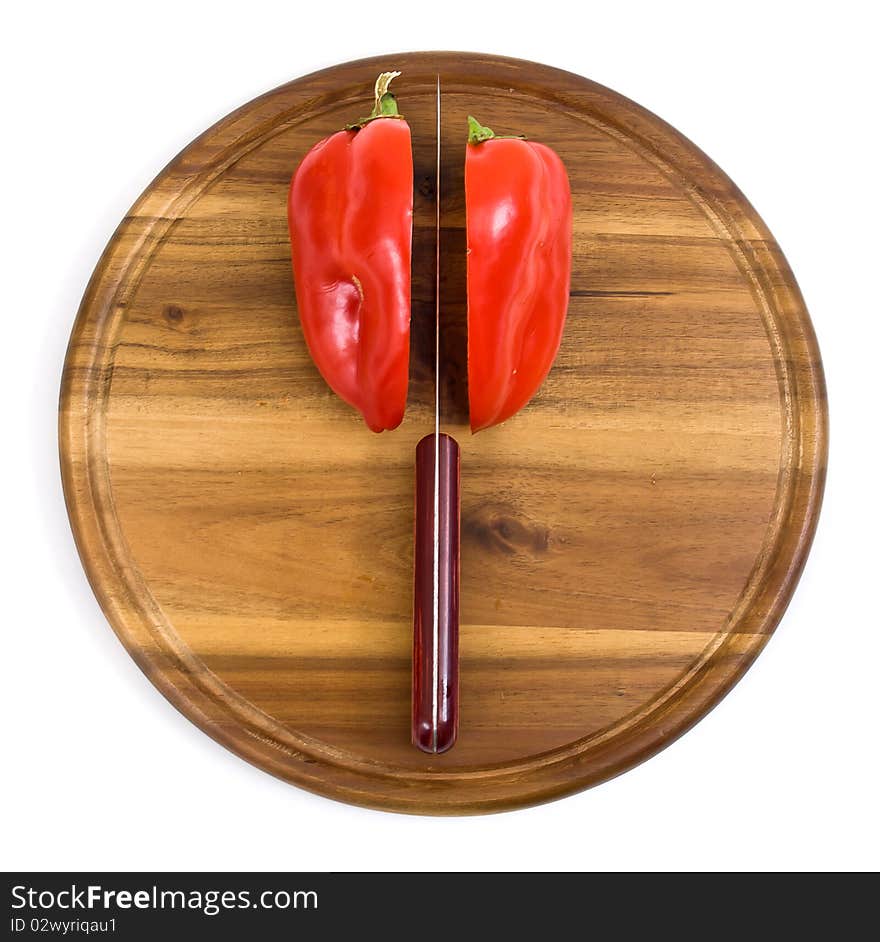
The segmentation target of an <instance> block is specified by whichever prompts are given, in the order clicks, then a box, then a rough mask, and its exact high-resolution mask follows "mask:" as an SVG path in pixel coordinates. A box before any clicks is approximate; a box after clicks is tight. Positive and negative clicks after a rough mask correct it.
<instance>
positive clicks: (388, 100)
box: [345, 72, 403, 131]
mask: <svg viewBox="0 0 880 942" xmlns="http://www.w3.org/2000/svg"><path fill="white" fill-rule="evenodd" d="M398 75H400V72H383V73H382V74H381V75H380V76H379V77H378V78H377V79H376V88H375V92H374V99H373V110H372V111H371V112H370V113H369V114H368V115H367V117H366V118H361V119H360V121H357V122H356V123H355V124H346V126H345V130H346V131H359V130H360V129H361V128H362V127H363V126H364V125H365V124H369V123H370V122H371V121H375V120H376V119H377V118H402V117H403V115H402V114H400V112H399V111H398V110H397V99H396V98H395V97H394V95H393V94H392V93H391V92H389V91H388V86H389V85H390V84H391V82H392V81H393V80H394V79H396V78H397V76H398Z"/></svg>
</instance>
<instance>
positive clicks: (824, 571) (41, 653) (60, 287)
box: [0, 0, 880, 871]
mask: <svg viewBox="0 0 880 942" xmlns="http://www.w3.org/2000/svg"><path fill="white" fill-rule="evenodd" d="M872 7H873V4H869V3H853V2H836V3H834V4H821V5H820V4H813V3H796V4H785V3H768V2H767V0H761V2H758V3H753V2H742V0H740V2H737V3H736V4H733V5H731V4H723V5H719V4H711V3H705V2H704V3H693V4H690V3H675V2H665V3H656V2H651V3H639V4H634V3H626V2H617V3H610V4H609V3H603V4H596V5H593V4H589V3H571V2H568V3H560V2H551V0H542V2H541V3H538V4H533V3H528V4H526V3H518V2H517V3H507V4H501V3H496V2H476V0H468V2H464V3H462V2H456V0H443V2H442V3H438V4H436V10H435V9H433V8H432V5H431V4H429V3H420V4H412V3H410V4H397V3H393V2H388V3H386V4H385V5H384V6H382V7H381V12H379V13H377V5H376V4H374V3H370V2H366V0H361V2H360V3H358V4H353V3H348V2H342V0H334V2H330V0H328V2H325V3H300V2H295V0H286V2H282V3H276V4H270V3H262V2H257V0H249V2H247V3H242V2H240V0H239V2H235V3H225V2H221V0H214V2H212V3H205V4H200V3H184V2H181V0H177V2H173V3H166V2H159V0H151V2H150V3H139V4H128V3H112V4H109V3H108V4H106V5H103V4H96V3H83V2H78V3H66V4H58V5H56V6H53V5H51V4H39V3H29V4H16V5H15V12H10V11H9V10H7V13H6V18H5V23H4V32H5V37H4V39H5V43H4V46H5V51H4V56H3V61H2V69H3V77H2V89H3V106H2V111H0V129H2V135H3V140H4V143H3V145H2V161H3V174H2V184H3V185H2V192H3V209H4V212H3V217H2V223H0V237H2V254H0V259H2V267H3V273H4V274H3V289H4V291H3V297H4V299H5V300H4V306H3V311H2V327H3V334H2V337H3V346H4V355H3V369H2V382H3V397H2V404H3V405H2V407H3V413H4V414H3V428H4V431H5V434H4V436H3V438H4V441H5V444H6V449H5V457H4V461H3V466H2V473H3V488H2V494H3V501H4V508H5V509H4V515H3V546H2V552H3V560H2V573H3V579H4V586H3V600H4V607H3V615H4V618H3V674H2V678H3V680H2V695H3V699H4V706H3V713H2V716H3V722H4V734H3V743H4V750H3V751H4V754H5V758H6V763H5V765H6V768H5V772H4V774H3V776H2V786H0V787H2V789H3V798H2V807H3V813H4V816H5V818H6V821H5V823H4V825H3V829H2V833H3V840H2V850H0V853H2V863H3V865H4V868H5V869H14V870H22V869H29V868H33V869H38V870H51V869H74V870H77V869H79V870H86V869H93V868H94V869H108V870H119V869H134V870H153V869H157V870H168V869H175V870H216V871H221V870H258V869H268V870H296V869H306V870H327V869H335V870H371V869H376V870H388V869H398V868H421V869H431V868H436V869H457V868H463V869H474V870H490V869H571V870H592V869H602V870H604V869H608V870H613V869H627V870H629V869H791V868H796V869H801V868H804V869H852V868H859V869H869V868H870V869H873V868H875V867H876V866H877V864H878V851H877V843H878V828H877V824H878V821H877V790H878V784H880V783H878V775H877V739H878V733H877V719H878V717H877V712H878V711H877V706H876V704H877V696H876V690H877V676H878V671H880V659H878V654H880V651H878V635H880V618H878V617H877V608H876V604H875V599H876V593H875V589H874V583H875V580H876V570H877V563H878V559H877V542H878V541H877V525H878V519H877V516H878V515H877V505H878V498H877V495H878V493H880V481H878V475H877V454H878V449H877V437H878V431H877V420H876V411H877V405H878V401H877V399H878V397H877V382H878V376H877V372H878V371H877V356H878V349H877V344H878V339H880V337H878V327H877V324H878V313H880V312H878V307H880V305H878V289H877V268H878V249H880V244H878V238H877V228H876V227H877V219H878V208H880V207H878V200H877V180H878V176H880V174H878V165H877V160H878V155H877V146H876V145H877V132H876V127H877V107H878V91H880V88H878V74H877V71H876V68H875V67H874V66H872V65H871V63H872V62H874V61H876V48H875V43H876V24H872V23H870V22H869V19H868V17H869V10H870V9H871V8H872ZM576 9H577V10H580V11H581V13H580V16H581V19H580V22H574V21H573V20H572V15H573V12H572V11H574V10H576ZM10 17H11V20H10ZM432 48H434V49H438V48H439V49H467V50H475V51H483V52H494V53H500V54H506V55H512V56H519V57H522V58H527V59H533V60H537V61H543V62H547V63H549V64H552V65H556V66H560V67H562V68H567V69H570V70H572V71H575V72H579V73H581V74H584V75H587V76H589V77H590V78H593V79H595V80H597V81H599V82H601V83H603V84H605V85H609V86H611V87H612V88H615V89H617V90H618V91H620V92H622V93H624V94H625V95H628V96H629V97H631V98H634V99H635V100H636V101H638V102H640V103H641V104H643V105H645V106H646V107H648V108H650V109H651V110H652V111H655V112H656V113H658V114H660V115H661V116H663V117H664V118H665V119H667V120H668V121H669V122H671V123H672V124H673V125H675V126H676V127H677V128H679V129H680V130H681V131H682V132H684V133H685V134H686V135H688V136H689V137H690V138H691V139H692V140H694V141H695V142H696V143H697V144H698V145H699V146H700V147H702V148H703V149H704V150H705V151H707V152H708V153H709V154H710V155H711V156H712V157H713V158H714V159H715V160H716V161H717V162H718V163H719V164H720V165H721V166H722V167H723V168H724V169H725V170H726V171H727V172H728V173H729V174H730V175H731V176H732V177H733V179H734V180H735V181H736V182H737V183H738V184H739V186H740V187H741V188H742V189H743V190H744V191H745V192H746V193H747V194H748V196H749V198H750V199H751V201H752V202H753V203H754V205H755V206H756V207H757V209H758V211H759V212H760V213H761V214H762V215H763V217H764V219H765V220H766V222H767V223H768V225H769V226H770V228H771V230H772V231H773V232H774V234H775V236H776V237H777V239H778V240H779V242H780V244H781V245H782V247H783V249H784V251H785V253H786V255H787V257H788V259H789V261H790V263H791V265H792V267H793V269H794V271H795V274H796V276H797V278H798V280H799V282H800V285H801V288H802V289H803V292H804V295H805V297H806V300H807V304H808V306H809V308H810V311H811V313H812V317H813V321H814V323H815V326H816V330H817V332H818V336H819V341H820V344H821V348H822V353H823V356H824V361H825V366H826V373H827V379H828V385H829V390H830V402H831V427H832V448H831V465H830V472H829V487H828V491H827V493H826V500H825V506H824V509H823V513H822V519H821V524H820V527H819V533H818V536H817V539H816V542H815V545H814V548H813V552H812V555H811V556H810V559H809V562H808V564H807V568H806V572H805V575H804V578H803V580H802V582H801V585H800V588H799V589H798V591H797V593H796V595H795V599H794V601H793V603H792V605H791V607H790V609H789V611H788V613H787V615H786V616H785V618H784V620H783V622H782V624H781V626H780V628H779V630H778V632H777V633H776V635H775V636H774V638H773V639H772V641H771V642H770V644H769V646H768V647H767V649H766V650H765V652H764V653H763V654H762V656H761V657H760V658H759V659H758V662H757V663H756V665H755V666H754V667H753V668H752V670H751V671H750V672H749V673H748V675H747V676H746V678H745V679H744V680H743V681H742V682H741V683H740V684H739V685H738V686H737V687H736V689H735V690H734V691H733V693H732V694H731V695H730V696H729V697H728V698H727V699H726V700H725V701H724V702H723V703H722V704H721V705H720V706H719V707H718V708H717V709H716V710H714V712H712V713H711V714H710V715H709V716H708V717H707V718H706V719H705V720H703V722H701V723H700V724H699V725H698V726H697V727H696V728H695V729H694V730H693V731H692V732H690V733H689V734H688V735H686V736H685V737H684V738H683V739H681V740H679V741H678V742H677V743H676V744H674V745H673V746H671V747H670V748H669V749H667V750H666V751H665V752H664V753H662V754H661V755H659V756H658V757H656V758H654V759H652V760H651V761H649V762H648V763H646V764H644V765H642V766H640V767H639V768H637V769H635V770H633V771H631V772H629V773H627V774H626V775H624V776H623V777H621V778H618V779H616V780H614V781H612V782H609V783H607V784H605V785H602V786H601V787H599V788H596V789H594V790H592V791H589V792H586V793H583V794H580V795H577V796H575V797H571V798H568V799H565V800H563V801H558V802H555V803H553V804H550V805H545V806H543V807H539V808H534V809H530V810H525V811H519V812H512V813H507V814H502V815H495V816H489V817H482V818H457V819H430V818H424V819H419V818H411V817H407V816H402V815H390V814H385V813H380V812H371V811H365V810H361V809H358V808H353V807H348V806H346V805H342V804H337V803H335V802H331V801H328V800H325V799H322V798H318V797H315V796H312V795H310V794H307V793H305V792H303V791H300V790H298V789H295V788H291V787H290V786H288V785H285V784H283V783H281V782H279V781H276V780H275V779H273V778H271V777H269V776H268V775H266V774H264V773H262V772H259V771H257V770H256V769H254V768H251V767H250V766H248V765H247V764H245V763H244V762H242V761H240V760H239V759H237V758H235V757H234V756H233V755H231V754H230V753H227V752H226V751H225V750H223V749H222V748H221V747H220V746H217V745H215V744H214V743H213V742H212V741H211V740H209V739H208V738H207V737H206V736H204V735H203V734H202V733H201V732H199V731H198V730H197V729H196V728H195V727H194V726H192V725H190V724H189V722H188V721H187V720H185V719H184V718H183V717H182V716H181V715H180V714H178V713H177V712H176V711H175V710H174V709H173V708H172V707H171V706H169V705H168V704H167V703H166V702H165V700H164V699H163V698H162V697H161V696H160V695H159V694H158V693H157V692H156V691H155V690H154V689H153V688H152V687H151V686H150V684H149V683H148V682H147V680H146V679H145V678H144V677H143V676H142V675H141V674H140V672H139V671H138V669H137V668H136V667H135V665H134V663H133V662H132V661H131V660H130V659H129V658H128V656H127V655H126V654H125V653H124V651H123V649H122V647H121V646H120V644H119V643H118V642H117V641H116V639H115V637H114V635H113V634H112V632H111V631H110V629H109V627H108V626H107V625H106V623H105V622H104V619H103V617H102V615H101V613H100V611H99V609H98V606H97V604H96V602H95V600H94V598H93V596H92V594H91V592H90V590H89V588H88V585H87V584H86V580H85V577H84V576H83V573H82V570H81V568H80V565H79V562H78V559H77V556H76V552H75V549H74V546H73V542H72V539H71V536H70V532H69V529H68V525H67V520H66V515H65V511H64V506H63V501H62V497H61V489H60V485H59V473H58V462H57V444H56V433H55V422H56V405H57V394H58V385H59V378H60V373H61V365H62V360H63V356H64V350H65V345H66V342H67V338H68V334H69V331H70V327H71V324H72V321H73V317H74V314H75V311H76V307H77V305H78V302H79V299H80V296H81V294H82V291H83V288H84V287H85V284H86V281H87V279H88V277H89V274H90V273H91V270H92V268H93V267H94V264H95V262H96V261H97V259H98V256H99V254H100V252H101V249H102V248H103V246H104V244H105V243H106V241H107V239H108V238H109V236H110V235H111V233H112V231H113V229H114V228H115V226H116V224H117V222H118V221H119V220H120V218H121V217H122V216H123V215H124V214H125V212H126V210H127V209H128V207H129V206H130V205H131V203H132V202H133V201H134V199H135V198H136V197H137V196H138V194H139V193H140V191H141V190H142V189H143V188H144V187H145V186H146V185H147V183H149V181H150V180H151V179H152V177H153V176H154V175H155V173H156V172H157V171H158V170H159V169H160V168H161V167H162V166H164V164H165V163H166V162H167V160H168V159H169V158H170V157H172V156H173V155H174V154H175V153H176V152H177V151H178V150H180V149H181V148H182V147H183V146H185V145H186V144H187V143H188V142H189V141H190V140H191V139H192V138H193V137H194V136H195V135H196V134H197V133H199V132H200V131H202V130H203V129H204V128H206V127H208V126H209V125H210V124H212V123H213V122H214V121H215V120H217V119H218V118H220V117H222V116H223V115H224V114H226V113H227V112H229V111H230V110H232V109H233V108H235V107H236V106H238V105H239V104H241V103H243V102H245V101H247V100H248V99H250V98H252V97H254V96H255V95H257V94H259V93H261V92H263V91H265V90H267V89H270V88H273V87H274V86H276V85H279V84H281V83H283V82H285V81H287V80H289V79H291V78H294V77H296V76H298V75H301V74H304V73H306V72H309V71H312V70H314V69H318V68H322V67H325V66H329V65H332V64H334V63H336V62H341V61H345V60H348V59H354V58H360V57H363V56H368V55H374V54H380V53H387V52H393V51H400V50H408V49H432Z"/></svg>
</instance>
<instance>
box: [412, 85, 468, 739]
mask: <svg viewBox="0 0 880 942" xmlns="http://www.w3.org/2000/svg"><path fill="white" fill-rule="evenodd" d="M441 119H442V112H441V96H440V76H439V75H438V76H437V90H436V132H437V146H436V153H435V198H436V208H435V232H434V237H435V260H434V261H435V269H434V430H433V432H432V433H430V434H429V435H426V436H425V437H424V438H423V439H422V440H421V441H420V442H419V443H418V445H417V446H416V488H415V492H416V494H415V547H414V558H415V565H414V586H413V681H412V741H413V745H415V746H416V747H417V748H419V749H421V750H422V751H423V752H428V753H434V754H436V753H441V752H445V751H446V750H448V749H450V748H451V747H452V746H453V744H454V743H455V740H456V738H457V735H458V628H459V570H460V552H459V544H460V501H459V489H460V460H461V459H460V449H459V446H458V443H457V442H456V441H455V439H454V438H452V436H450V435H447V434H445V433H441V432H440V402H441V398H440V381H441V366H442V364H441V358H440V314H441V306H440V284H441V280H440V272H441V268H440V266H441V259H442V253H441V227H440V224H441V186H440V183H441V175H440V167H441V162H440V157H441Z"/></svg>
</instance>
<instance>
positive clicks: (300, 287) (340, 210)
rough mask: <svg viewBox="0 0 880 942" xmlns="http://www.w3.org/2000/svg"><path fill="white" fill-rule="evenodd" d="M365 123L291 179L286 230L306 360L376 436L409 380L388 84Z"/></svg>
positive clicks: (399, 182)
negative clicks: (308, 356) (308, 353)
mask: <svg viewBox="0 0 880 942" xmlns="http://www.w3.org/2000/svg"><path fill="white" fill-rule="evenodd" d="M399 74H400V73H398V72H385V73H383V74H382V75H380V76H379V78H378V80H377V81H376V97H375V104H374V107H373V111H372V113H371V114H370V115H369V116H368V117H366V118H364V119H362V120H361V121H360V122H358V123H357V124H353V125H349V126H348V127H347V128H345V129H344V130H342V131H338V132H336V133H335V134H332V135H331V136H330V137H328V138H325V139H324V140H322V141H320V142H319V143H317V144H316V145H315V146H314V147H313V148H312V149H311V150H310V151H309V152H308V153H307V154H306V156H305V157H304V158H303V161H302V163H301V164H300V165H299V167H298V168H297V170H296V172H295V173H294V175H293V179H292V180H291V184H290V194H289V199H288V223H289V226H290V241H291V250H292V259H293V273H294V281H295V285H296V298H297V307H298V308H299V317H300V322H301V324H302V328H303V334H304V335H305V340H306V343H307V344H308V348H309V351H310V353H311V355H312V359H313V360H314V361H315V364H316V365H317V367H318V370H319V371H320V372H321V375H322V376H323V377H324V379H325V380H326V381H327V383H328V384H329V385H330V387H331V388H332V389H333V390H334V391H335V392H336V393H338V394H339V396H341V397H342V398H343V399H344V400H345V401H346V402H348V403H349V404H351V405H352V406H354V407H355V408H356V409H358V410H359V411H360V412H361V413H362V414H363V417H364V419H365V420H366V423H367V425H368V426H369V427H370V428H371V429H372V430H373V431H374V432H381V431H382V430H383V429H393V428H396V427H397V426H398V425H399V424H400V422H401V421H402V419H403V413H404V409H405V408H406V394H407V384H408V377H409V330H410V257H411V253H412V248H411V246H412V213H413V159H412V145H411V141H410V130H409V125H408V124H407V122H406V121H405V120H404V119H403V118H402V117H401V115H400V114H398V111H397V104H396V101H395V99H394V96H393V95H392V94H391V93H390V92H389V91H388V84H389V82H390V81H391V79H393V78H394V77H395V76H397V75H399Z"/></svg>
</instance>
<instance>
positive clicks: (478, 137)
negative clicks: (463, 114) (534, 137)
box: [468, 114, 525, 144]
mask: <svg viewBox="0 0 880 942" xmlns="http://www.w3.org/2000/svg"><path fill="white" fill-rule="evenodd" d="M491 140H499V141H505V140H517V141H524V140H525V135H524V134H496V133H495V132H494V131H493V130H492V128H487V127H486V125H485V124H480V122H479V121H477V119H476V118H475V117H474V116H473V115H471V114H469V115H468V144H482V143H483V141H491Z"/></svg>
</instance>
